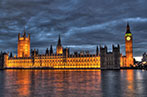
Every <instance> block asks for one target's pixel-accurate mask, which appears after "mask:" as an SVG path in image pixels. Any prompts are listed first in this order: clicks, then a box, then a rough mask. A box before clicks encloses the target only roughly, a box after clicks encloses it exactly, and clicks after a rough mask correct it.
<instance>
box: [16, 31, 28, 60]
mask: <svg viewBox="0 0 147 97" xmlns="http://www.w3.org/2000/svg"><path fill="white" fill-rule="evenodd" d="M17 56H18V57H30V34H28V37H27V36H26V31H25V30H24V33H23V36H21V35H20V33H19V34H18V47H17Z"/></svg>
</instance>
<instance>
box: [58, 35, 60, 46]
mask: <svg viewBox="0 0 147 97" xmlns="http://www.w3.org/2000/svg"><path fill="white" fill-rule="evenodd" d="M58 46H61V39H60V34H59V39H58Z"/></svg>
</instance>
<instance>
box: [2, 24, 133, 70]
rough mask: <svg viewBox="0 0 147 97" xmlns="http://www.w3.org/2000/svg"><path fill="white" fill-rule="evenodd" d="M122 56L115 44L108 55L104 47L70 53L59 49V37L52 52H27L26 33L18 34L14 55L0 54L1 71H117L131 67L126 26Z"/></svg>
mask: <svg viewBox="0 0 147 97" xmlns="http://www.w3.org/2000/svg"><path fill="white" fill-rule="evenodd" d="M125 41H126V42H125V43H126V56H122V54H120V47H119V45H118V46H117V47H115V46H114V45H113V46H112V52H108V51H107V47H106V46H105V47H100V52H99V49H98V47H97V48H96V53H95V54H89V52H80V53H78V52H76V53H74V54H70V52H69V48H63V47H62V45H61V38H60V35H59V39H58V44H57V47H56V52H55V53H54V52H53V48H52V45H51V47H50V50H48V49H46V52H45V54H39V51H38V50H35V49H34V50H30V35H28V37H27V36H26V32H25V31H24V34H23V35H22V36H21V35H20V34H18V48H17V56H14V57H12V55H11V56H8V54H3V55H0V57H1V59H0V60H1V64H0V65H1V68H11V69H13V68H84V69H89V68H101V69H120V67H130V65H131V64H133V60H132V59H133V46H132V34H131V32H130V27H129V24H128V25H127V31H126V34H125Z"/></svg>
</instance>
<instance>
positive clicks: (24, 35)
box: [23, 27, 26, 37]
mask: <svg viewBox="0 0 147 97" xmlns="http://www.w3.org/2000/svg"><path fill="white" fill-rule="evenodd" d="M23 37H26V29H25V27H24V34H23Z"/></svg>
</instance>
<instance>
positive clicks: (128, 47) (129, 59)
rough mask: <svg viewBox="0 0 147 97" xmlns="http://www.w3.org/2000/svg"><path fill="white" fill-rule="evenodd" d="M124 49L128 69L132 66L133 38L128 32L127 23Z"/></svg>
mask: <svg viewBox="0 0 147 97" xmlns="http://www.w3.org/2000/svg"><path fill="white" fill-rule="evenodd" d="M125 47H126V67H130V66H131V65H133V64H134V61H133V36H132V33H131V31H130V26H129V23H127V28H126V33H125Z"/></svg>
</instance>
